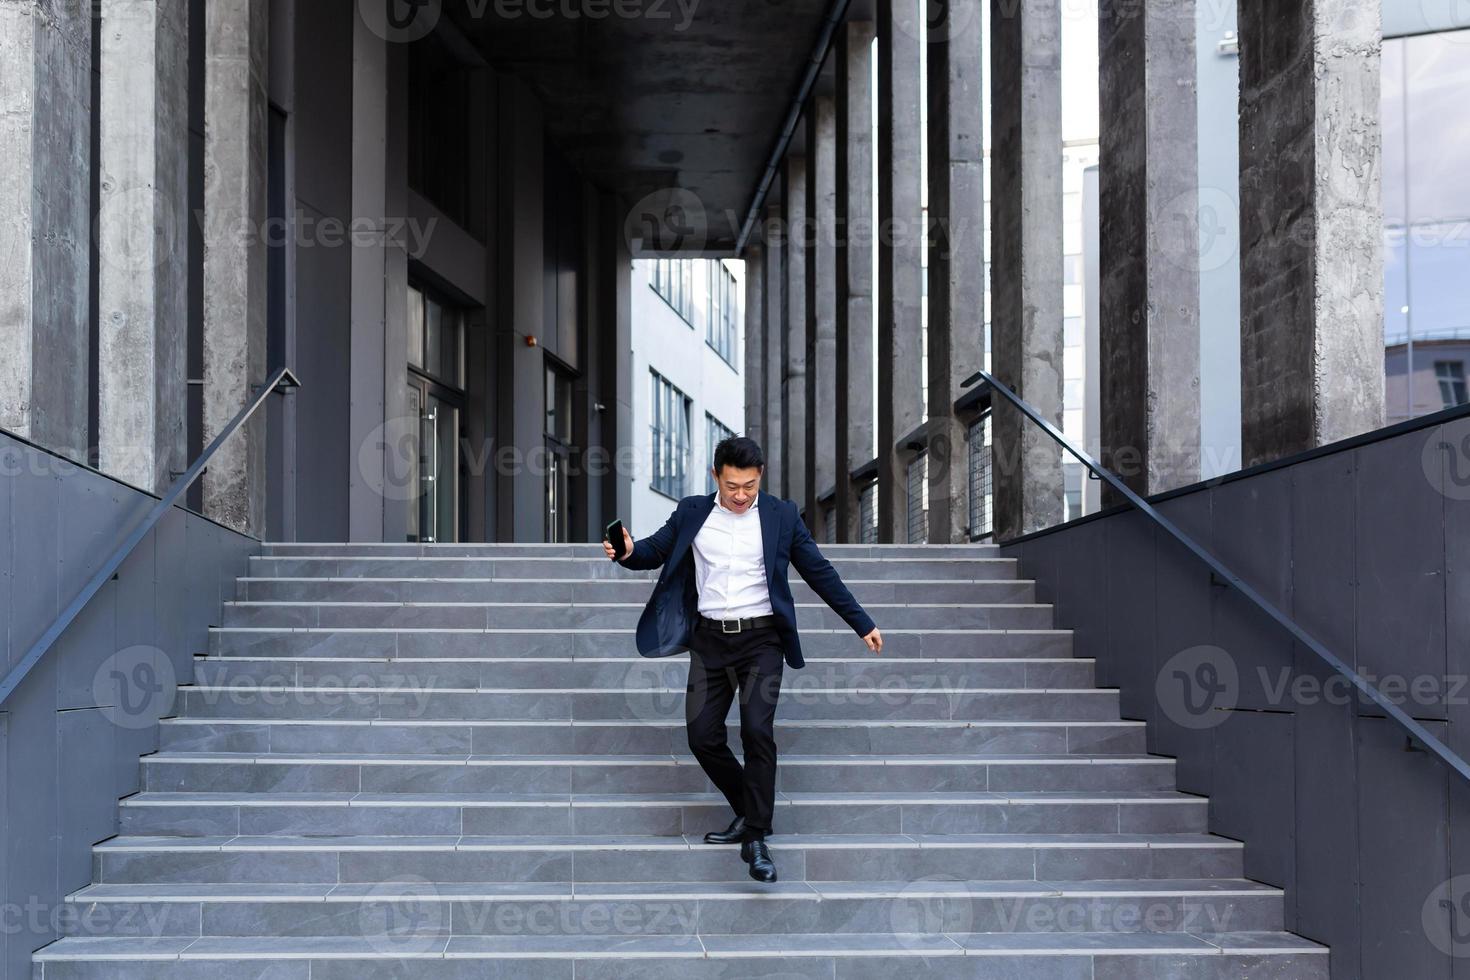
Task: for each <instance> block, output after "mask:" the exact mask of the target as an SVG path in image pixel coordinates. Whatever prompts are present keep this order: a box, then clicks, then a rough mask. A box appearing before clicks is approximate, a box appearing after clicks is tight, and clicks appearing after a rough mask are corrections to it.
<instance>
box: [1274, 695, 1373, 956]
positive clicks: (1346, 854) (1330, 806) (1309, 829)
mask: <svg viewBox="0 0 1470 980" xmlns="http://www.w3.org/2000/svg"><path fill="white" fill-rule="evenodd" d="M1327 670H1328V668H1326V667H1325V666H1323V667H1320V668H1317V669H1316V672H1317V673H1318V674H1319V675H1320V674H1325V673H1326V672H1327ZM1293 721H1294V724H1295V731H1296V743H1295V746H1294V749H1295V751H1294V754H1293V756H1292V758H1291V761H1292V764H1293V765H1294V767H1295V769H1294V777H1295V789H1296V793H1295V797H1296V814H1295V820H1296V881H1295V883H1294V887H1293V888H1292V890H1291V891H1290V892H1289V893H1288V894H1287V896H1286V912H1287V919H1286V925H1287V928H1289V929H1293V930H1295V931H1297V932H1300V933H1302V934H1303V935H1307V936H1311V937H1312V938H1314V939H1316V940H1317V941H1318V942H1322V943H1326V944H1327V945H1328V946H1329V947H1330V948H1331V950H1332V954H1331V955H1332V975H1333V976H1335V977H1353V976H1357V975H1358V973H1357V967H1358V942H1359V935H1360V933H1359V928H1360V926H1361V923H1360V921H1359V915H1360V909H1359V905H1358V881H1359V877H1360V875H1361V868H1360V864H1361V861H1362V856H1361V849H1360V837H1359V833H1358V803H1357V797H1358V780H1357V770H1358V761H1357V760H1358V747H1357V735H1356V724H1357V715H1356V712H1355V710H1354V708H1353V706H1352V705H1351V704H1350V703H1349V704H1343V703H1337V704H1332V703H1329V702H1326V701H1318V702H1317V703H1315V704H1309V705H1306V706H1304V707H1302V708H1299V709H1298V710H1297V712H1296V714H1295V715H1294V716H1293ZM1248 839H1249V840H1251V841H1252V842H1254V840H1255V839H1254V838H1248ZM1247 849H1248V850H1249V849H1250V848H1249V847H1248V848H1247Z"/></svg>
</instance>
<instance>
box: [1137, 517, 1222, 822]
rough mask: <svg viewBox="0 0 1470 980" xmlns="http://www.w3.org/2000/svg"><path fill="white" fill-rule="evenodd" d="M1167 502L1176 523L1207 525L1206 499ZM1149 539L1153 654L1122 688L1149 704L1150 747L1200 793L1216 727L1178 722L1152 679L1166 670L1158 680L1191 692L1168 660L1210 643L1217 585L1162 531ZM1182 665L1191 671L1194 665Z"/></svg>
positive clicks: (1184, 786)
mask: <svg viewBox="0 0 1470 980" xmlns="http://www.w3.org/2000/svg"><path fill="white" fill-rule="evenodd" d="M1166 506H1167V508H1168V510H1167V516H1168V517H1169V519H1171V520H1173V521H1174V522H1175V523H1176V524H1178V525H1179V526H1180V527H1183V528H1186V529H1195V530H1198V529H1208V528H1209V526H1210V502H1209V500H1207V499H1204V498H1193V497H1185V498H1181V499H1179V500H1172V501H1169V503H1168V504H1167V505H1166ZM1135 516H1137V515H1135ZM1152 538H1153V547H1154V556H1155V557H1154V561H1155V569H1154V574H1155V576H1156V581H1157V583H1158V586H1157V589H1158V591H1157V592H1156V593H1155V597H1154V598H1155V602H1154V627H1153V634H1154V646H1153V658H1152V661H1151V662H1150V663H1149V664H1148V665H1147V674H1146V677H1145V678H1144V679H1143V683H1139V684H1138V685H1137V686H1138V690H1137V691H1136V692H1129V691H1127V689H1126V687H1125V693H1124V698H1125V699H1126V700H1127V701H1129V702H1130V703H1133V702H1137V701H1139V700H1143V701H1145V702H1146V703H1147V705H1148V711H1149V714H1148V715H1147V717H1148V720H1149V721H1150V722H1151V724H1150V728H1149V736H1150V738H1149V748H1150V750H1151V751H1154V752H1159V753H1162V754H1163V755H1172V756H1174V757H1175V758H1176V759H1178V763H1177V766H1178V782H1179V788H1180V789H1181V790H1184V791H1185V792H1188V793H1203V792H1207V791H1208V787H1209V785H1210V773H1211V769H1212V767H1213V765H1214V750H1213V745H1214V740H1215V729H1214V728H1212V727H1203V728H1200V727H1192V726H1187V725H1185V724H1181V719H1180V718H1179V717H1178V715H1179V710H1178V709H1179V707H1180V702H1178V701H1172V702H1169V703H1168V704H1166V705H1160V704H1159V703H1157V702H1156V700H1155V688H1154V683H1153V682H1154V679H1155V678H1159V677H1161V676H1162V675H1163V672H1164V671H1165V670H1168V671H1169V672H1170V676H1164V677H1163V679H1162V680H1161V681H1160V683H1162V684H1164V685H1168V686H1169V687H1170V689H1171V690H1172V691H1174V692H1178V693H1180V694H1182V695H1187V696H1190V697H1193V696H1195V692H1194V691H1193V690H1190V691H1188V692H1184V691H1182V689H1181V688H1180V684H1182V683H1186V682H1183V681H1179V680H1176V678H1175V677H1174V676H1172V675H1173V672H1174V670H1176V669H1178V665H1176V664H1172V663H1171V661H1172V660H1173V658H1175V657H1177V656H1180V655H1181V654H1186V652H1187V651H1190V650H1194V649H1196V648H1199V647H1203V646H1208V645H1210V644H1211V643H1212V642H1213V637H1212V635H1211V626H1210V603H1211V601H1212V599H1213V598H1214V597H1213V592H1214V591H1216V590H1214V589H1213V588H1212V587H1211V586H1210V575H1209V571H1208V570H1207V569H1205V568H1203V567H1202V566H1201V565H1200V564H1199V561H1198V559H1196V558H1195V557H1194V556H1193V555H1191V554H1190V553H1189V552H1188V551H1186V550H1185V549H1184V548H1183V547H1181V546H1180V545H1178V544H1176V543H1174V542H1173V540H1172V539H1169V538H1167V537H1166V536H1165V535H1163V534H1160V533H1158V532H1154V533H1153V535H1152ZM1186 669H1187V670H1188V671H1190V672H1192V670H1193V668H1192V667H1191V668H1186ZM1191 683H1192V682H1191ZM1169 709H1173V710H1169ZM1219 720H1221V719H1220V718H1219V716H1218V715H1217V714H1216V713H1214V712H1211V713H1207V714H1206V715H1204V716H1203V717H1202V718H1201V719H1200V721H1201V723H1204V724H1209V723H1213V722H1216V721H1219Z"/></svg>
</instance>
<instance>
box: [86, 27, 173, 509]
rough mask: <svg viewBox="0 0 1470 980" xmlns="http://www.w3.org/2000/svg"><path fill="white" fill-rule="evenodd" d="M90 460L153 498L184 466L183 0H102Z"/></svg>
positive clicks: (104, 470)
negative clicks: (94, 439) (93, 428)
mask: <svg viewBox="0 0 1470 980" xmlns="http://www.w3.org/2000/svg"><path fill="white" fill-rule="evenodd" d="M101 12H102V27H101V35H100V37H99V41H100V45H99V47H100V50H101V72H100V74H101V105H100V111H99V117H100V121H99V126H100V140H99V159H98V164H99V166H100V167H101V196H100V200H99V203H98V212H97V258H98V265H97V300H98V302H97V308H98V317H97V329H98V337H97V348H98V361H97V409H98V411H97V422H98V428H97V461H98V466H99V468H100V469H101V470H102V471H103V472H104V473H108V474H110V475H111V476H115V477H117V478H118V479H120V480H123V481H125V482H127V483H131V484H133V485H134V486H137V487H141V488H142V489H144V490H149V491H152V492H155V493H161V492H162V491H164V490H165V489H167V487H168V485H169V483H171V482H172V479H173V476H174V474H178V473H182V472H183V471H184V470H185V469H186V468H187V467H188V459H187V458H186V457H187V452H188V447H187V441H186V438H185V434H186V433H185V418H186V404H187V396H186V383H187V374H188V371H187V354H188V351H187V335H186V327H187V325H188V303H189V270H188V254H187V251H188V250H187V246H188V234H189V228H188V213H189V187H188V181H189V129H188V127H189V120H188V113H189V105H188V94H189V93H188V87H187V86H184V85H180V84H179V79H180V78H183V77H185V76H186V75H187V74H188V67H189V7H188V3H187V0H102V4H101Z"/></svg>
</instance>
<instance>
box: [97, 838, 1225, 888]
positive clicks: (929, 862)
mask: <svg viewBox="0 0 1470 980" xmlns="http://www.w3.org/2000/svg"><path fill="white" fill-rule="evenodd" d="M770 847H771V852H772V855H773V857H774V859H775V861H776V864H777V868H778V870H779V872H780V875H781V877H782V878H783V879H784V880H786V881H895V880H897V881H913V880H917V879H920V878H925V877H931V876H936V875H937V876H943V877H948V878H951V879H954V878H958V879H962V880H970V879H976V880H997V881H1002V880H1003V881H1011V880H1021V881H1088V880H1096V879H1111V880H1118V879H1155V878H1240V877H1242V868H1241V855H1242V845H1241V844H1240V842H1239V841H1231V840H1227V839H1225V838H1220V837H1211V836H1208V835H1201V834H1102V835H1080V834H1072V835H1048V834H1013V835H1006V834H945V835H934V836H924V835H879V834H874V835H857V834H851V835H815V834H813V835H809V836H791V835H777V836H774V837H772V838H771V839H770ZM93 851H94V858H95V862H94V881H95V882H96V883H98V884H114V883H117V884H123V883H129V884H145V883H172V884H184V883H192V882H199V883H205V882H212V883H222V882H257V883H285V884H292V883H294V884H337V883H342V884H349V883H357V884H367V885H371V884H374V883H381V882H391V881H393V880H394V879H398V878H402V877H404V876H412V877H417V878H420V879H423V880H427V881H446V882H461V883H464V882H512V881H523V882H529V881H538V882H539V881H559V882H576V883H587V882H690V881H744V880H747V878H748V874H747V868H746V865H745V862H743V861H741V860H740V856H739V848H738V847H737V846H735V845H721V846H711V845H708V844H705V843H703V842H702V841H700V840H699V839H697V838H694V839H690V838H683V839H680V838H667V837H646V836H620V837H602V838H596V839H592V840H588V839H585V838H580V837H575V836H560V837H558V836H543V835H537V836H532V837H513V836H465V837H460V838H458V839H446V838H440V837H399V836H394V837H224V836H221V837H197V838H190V837H161V838H150V837H115V838H113V839H111V840H108V841H104V842H103V843H101V844H98V845H96V847H95V848H94V849H93Z"/></svg>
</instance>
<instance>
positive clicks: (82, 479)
mask: <svg viewBox="0 0 1470 980" xmlns="http://www.w3.org/2000/svg"><path fill="white" fill-rule="evenodd" d="M0 459H4V461H5V464H6V465H5V467H4V468H3V469H0V569H3V573H4V574H3V577H0V586H3V591H0V612H3V614H4V623H5V625H4V630H5V634H4V636H5V640H6V654H7V660H8V663H12V664H13V663H14V662H15V661H16V660H18V659H19V658H20V657H21V656H23V655H24V653H25V652H26V650H27V649H28V648H29V646H30V644H31V643H33V642H34V641H35V638H36V637H38V636H40V634H41V633H42V632H43V631H44V630H45V629H46V628H47V627H48V626H49V625H50V624H51V622H52V621H53V620H54V618H55V616H56V614H57V612H58V611H59V609H60V607H61V605H63V604H65V603H66V602H69V601H70V600H71V598H72V596H73V595H74V594H75V592H76V590H77V589H79V588H80V587H81V585H82V584H83V583H84V582H85V580H86V578H87V577H89V576H90V574H91V573H92V572H93V571H94V570H95V569H96V568H97V567H98V566H99V565H100V563H101V562H102V561H104V560H105V559H106V558H107V556H108V554H109V552H110V551H111V549H112V548H113V547H114V546H115V545H116V543H117V542H119V541H120V540H121V539H122V538H123V537H125V536H126V534H127V532H128V531H129V530H130V529H131V528H132V527H133V526H134V525H135V524H136V522H137V521H138V520H140V519H141V518H142V517H143V515H144V514H145V513H146V512H147V511H148V509H150V508H151V507H152V506H153V504H154V503H156V498H153V497H151V496H148V495H146V494H143V493H141V492H139V491H137V490H134V489H132V488H130V487H127V486H125V485H123V484H120V483H117V482H115V481H113V480H110V479H108V478H106V477H104V476H102V475H100V474H98V473H95V472H93V471H91V470H86V469H81V468H78V467H76V466H75V465H72V464H62V463H59V462H58V461H57V460H56V459H55V458H54V457H52V456H50V455H48V454H46V453H44V452H42V451H40V450H38V449H35V448H33V447H31V446H29V445H27V444H25V443H22V442H20V441H19V440H16V439H14V438H12V437H11V436H9V435H7V434H5V433H0ZM258 551H259V543H258V542H256V541H254V540H253V539H251V538H246V537H243V536H241V535H239V534H236V533H234V532H233V531H229V530H227V529H225V528H222V527H220V526H219V525H216V524H212V523H210V522H208V521H206V520H204V519H203V518H201V517H198V516H196V515H193V514H188V513H185V512H183V511H178V510H175V511H174V512H173V513H171V514H169V515H167V516H166V517H165V518H164V520H163V521H162V522H161V523H160V525H159V526H158V527H157V528H156V529H155V530H154V532H153V533H151V534H149V535H148V536H146V537H145V538H144V539H143V541H142V542H141V543H140V544H139V545H138V548H137V550H136V551H135V552H134V553H133V555H132V556H131V557H130V558H129V559H128V560H127V561H126V562H124V563H123V565H122V567H121V568H120V569H119V570H118V574H117V576H116V577H115V578H114V579H113V580H112V581H110V582H108V583H107V584H106V585H104V586H103V588H102V590H101V591H100V592H99V593H98V595H97V596H96V597H95V598H94V600H93V602H92V603H91V604H89V606H88V607H87V609H86V610H84V611H83V613H82V615H81V617H80V618H79V619H78V620H77V622H76V623H75V624H74V625H73V627H72V628H71V629H70V630H68V631H67V632H66V634H64V635H63V636H62V637H61V639H60V640H59V641H58V643H57V644H56V645H55V646H54V647H53V648H52V650H51V652H50V653H49V654H48V655H47V657H46V658H45V659H44V660H43V661H42V662H41V663H40V664H39V665H37V667H36V668H35V669H34V670H33V671H32V673H31V674H30V676H28V677H27V678H26V680H25V681H24V683H22V684H21V685H20V687H19V688H17V689H16V691H15V693H14V694H13V695H12V696H11V698H10V700H9V701H7V702H6V703H5V705H4V708H3V710H0V724H3V732H4V737H3V740H0V749H3V759H0V780H3V786H0V829H3V835H0V903H3V905H4V907H6V908H10V909H14V910H17V911H16V912H15V914H14V915H12V916H11V917H9V918H8V919H7V925H10V926H12V927H14V928H13V929H6V930H3V932H4V933H5V947H4V959H3V962H0V976H6V977H28V976H30V975H31V966H30V955H31V953H32V952H33V951H34V950H35V949H37V948H39V947H41V946H43V945H45V944H46V943H48V942H50V941H51V940H53V939H54V938H56V937H55V936H54V935H53V934H52V931H51V928H50V926H51V924H52V923H54V922H55V921H56V918H57V910H58V909H59V908H60V907H61V904H60V903H61V901H62V899H63V897H64V896H65V895H66V894H67V893H69V892H71V891H74V890H75V889H77V888H80V887H82V886H83V885H86V884H87V883H88V882H90V881H91V880H92V865H91V846H92V845H93V844H95V843H96V842H98V841H100V840H104V839H106V838H108V837H111V836H113V835H114V834H116V833H117V826H118V810H117V801H118V798H119V797H121V796H124V795H127V794H129V793H132V792H135V791H136V790H137V788H138V781H139V766H138V757H139V756H140V755H142V754H144V753H147V752H150V751H153V750H154V749H155V748H156V747H157V745H158V729H157V726H156V725H154V724H147V723H146V719H145V722H144V723H139V722H138V719H137V717H136V716H135V717H132V718H129V717H127V715H126V713H125V712H124V714H123V715H122V716H121V717H122V718H123V723H118V718H119V715H118V714H117V713H115V711H114V710H113V709H114V705H115V703H116V702H115V701H114V699H113V695H114V694H115V693H116V692H115V691H109V690H107V688H106V687H105V686H104V688H103V690H102V691H101V696H100V697H99V692H98V689H97V686H96V685H97V681H98V678H99V677H102V678H106V677H110V676H111V673H110V672H111V669H112V668H114V667H116V666H119V664H118V663H117V662H115V661H113V659H112V658H113V657H114V655H115V654H118V653H119V652H121V651H124V650H128V649H129V648H133V647H140V646H141V647H144V648H153V649H152V651H151V652H150V653H148V654H147V656H148V657H149V663H150V664H151V666H152V667H153V668H154V670H155V672H156V673H157V672H160V671H163V663H164V661H165V660H166V661H167V662H168V663H169V664H170V665H171V666H172V667H173V668H174V676H175V677H176V678H178V679H179V680H185V681H186V680H188V679H189V678H190V676H191V670H192V663H193V655H194V653H195V652H199V651H203V650H204V649H205V646H206V642H207V634H206V627H207V626H208V625H209V624H210V623H212V622H218V620H219V614H220V605H219V604H220V599H221V597H222V596H223V595H225V594H227V593H230V592H232V591H233V588H234V580H235V577H236V576H238V575H240V574H242V573H243V572H244V570H245V567H246V564H247V559H248V556H249V555H251V554H254V553H257V552H258ZM63 582H64V583H65V588H62V583H63ZM162 676H163V677H165V678H166V677H167V676H168V675H167V673H166V672H163V673H162ZM159 692H160V696H159V699H158V700H156V701H154V702H150V704H152V705H154V706H155V708H156V710H155V711H153V712H150V715H149V716H156V715H157V714H158V713H162V712H165V711H166V710H167V708H168V707H169V705H170V704H171V696H172V688H171V685H163V686H161V687H160V688H159ZM99 702H101V703H99ZM32 910H36V914H34V915H33V914H32Z"/></svg>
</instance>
